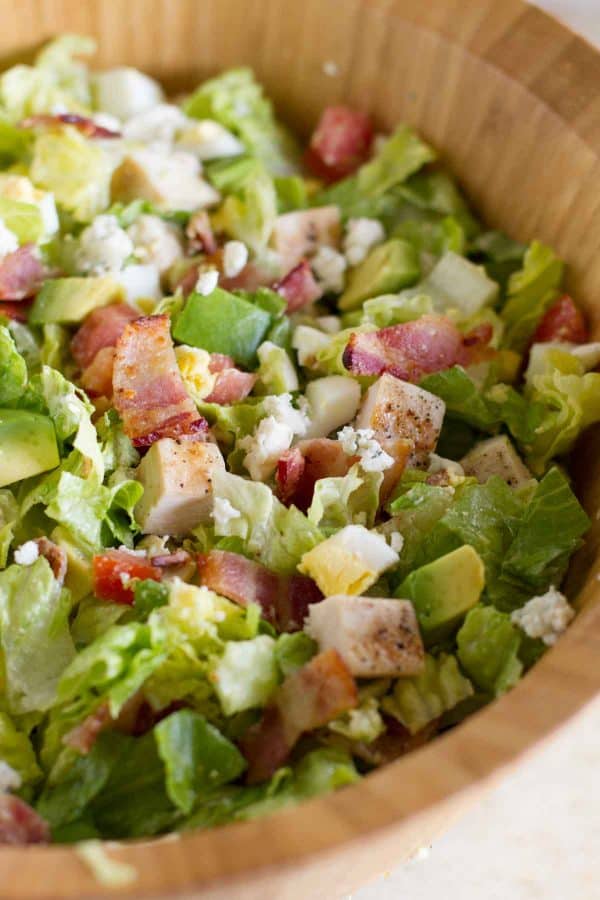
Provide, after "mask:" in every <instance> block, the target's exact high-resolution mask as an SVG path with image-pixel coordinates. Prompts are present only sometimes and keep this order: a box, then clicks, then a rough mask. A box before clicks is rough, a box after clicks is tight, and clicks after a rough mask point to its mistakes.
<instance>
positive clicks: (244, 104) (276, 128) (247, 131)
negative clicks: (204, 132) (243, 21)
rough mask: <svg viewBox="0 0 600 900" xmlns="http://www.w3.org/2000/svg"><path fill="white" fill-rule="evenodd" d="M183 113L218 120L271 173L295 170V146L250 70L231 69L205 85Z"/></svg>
mask: <svg viewBox="0 0 600 900" xmlns="http://www.w3.org/2000/svg"><path fill="white" fill-rule="evenodd" d="M184 112H185V113H186V115H188V116H191V118H193V119H216V121H217V122H220V123H221V125H224V126H225V127H226V128H229V129H230V131H232V132H233V133H234V134H236V135H237V136H238V137H239V138H240V140H241V141H242V143H243V144H244V145H245V146H246V148H247V150H248V152H249V153H251V154H252V155H253V156H255V157H257V159H259V160H261V161H262V162H263V163H264V164H265V166H266V167H267V169H268V170H269V171H270V172H273V173H274V174H276V175H289V174H291V173H293V172H294V170H295V169H296V165H297V161H298V148H297V146H296V142H295V140H294V139H293V138H292V137H291V135H290V134H289V133H288V132H287V131H286V130H285V129H284V128H283V126H281V125H280V124H279V123H278V122H277V120H276V119H275V115H274V113H273V107H272V105H271V102H270V101H269V100H268V99H267V98H266V97H265V96H264V93H263V89H262V87H261V86H260V85H259V84H258V83H257V82H256V81H255V78H254V74H253V72H252V70H251V69H247V68H239V69H230V70H229V71H228V72H225V73H223V74H222V75H219V76H217V77H216V78H211V79H210V80H209V81H205V82H204V83H203V84H201V85H200V87H199V88H198V89H197V90H196V91H195V92H194V93H193V94H192V96H191V97H190V98H189V99H188V100H187V101H186V103H185V104H184Z"/></svg>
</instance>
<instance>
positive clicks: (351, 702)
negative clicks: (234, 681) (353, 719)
mask: <svg viewBox="0 0 600 900" xmlns="http://www.w3.org/2000/svg"><path fill="white" fill-rule="evenodd" d="M357 702H358V691H357V688H356V682H355V681H354V678H353V677H352V675H351V674H350V672H349V670H348V667H347V666H346V664H345V662H344V661H343V659H342V657H341V656H340V655H339V653H338V652H337V650H326V651H325V652H324V653H319V654H318V656H315V657H313V659H311V660H310V662H308V663H307V664H306V665H305V666H303V667H302V668H301V669H298V671H297V672H294V673H293V674H292V675H288V677H287V678H286V679H285V681H284V682H283V684H282V685H281V687H280V688H279V689H278V690H277V691H276V693H275V695H274V697H273V700H272V702H271V704H270V705H269V706H268V707H267V709H266V710H265V712H264V715H263V717H262V719H261V721H260V722H258V723H257V725H254V726H252V727H251V728H250V729H249V730H248V731H247V732H246V735H245V736H244V738H243V740H242V742H241V748H242V753H243V754H244V756H245V757H246V759H247V760H248V782H249V783H250V784H255V783H256V782H259V781H265V780H266V779H268V778H270V777H271V776H272V775H273V773H274V772H275V771H276V770H277V769H278V768H279V767H280V766H281V765H282V764H283V763H284V762H285V760H286V759H287V757H288V755H289V754H290V752H291V750H292V749H293V747H294V744H295V743H296V741H297V740H298V738H299V737H300V736H301V735H302V734H303V733H304V732H306V731H312V730H313V729H315V728H320V727H321V726H322V725H326V724H327V723H328V722H330V721H331V720H332V719H335V718H337V716H339V715H341V714H342V713H343V712H346V711H347V710H349V709H353V708H354V707H355V706H356V704H357Z"/></svg>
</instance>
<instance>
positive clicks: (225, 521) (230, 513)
mask: <svg viewBox="0 0 600 900" xmlns="http://www.w3.org/2000/svg"><path fill="white" fill-rule="evenodd" d="M241 515H242V514H241V512H240V511H239V509H236V508H235V506H233V505H232V504H231V503H230V502H229V500H228V499H227V498H226V497H215V499H214V504H213V511H212V517H213V522H214V523H215V531H216V533H217V534H226V533H227V529H228V526H229V523H230V522H231V520H232V519H239V518H240V517H241Z"/></svg>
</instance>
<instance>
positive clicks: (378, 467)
mask: <svg viewBox="0 0 600 900" xmlns="http://www.w3.org/2000/svg"><path fill="white" fill-rule="evenodd" d="M338 441H339V442H340V444H341V445H342V447H343V448H344V453H347V454H348V455H349V456H360V465H361V466H362V468H363V469H364V470H365V472H384V471H385V470H386V469H389V468H390V466H393V465H394V460H393V457H391V456H390V455H389V453H386V452H385V450H384V449H383V447H382V446H381V444H380V443H379V441H378V440H376V438H375V432H374V431H373V429H372V428H358V429H357V428H354V427H353V426H352V425H346V426H345V427H344V428H342V430H341V431H339V432H338Z"/></svg>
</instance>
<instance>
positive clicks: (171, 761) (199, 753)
mask: <svg viewBox="0 0 600 900" xmlns="http://www.w3.org/2000/svg"><path fill="white" fill-rule="evenodd" d="M154 736H155V738H156V744H157V748H158V753H159V756H160V758H161V759H162V761H163V763H164V765H165V771H166V788H167V793H168V795H169V797H170V798H171V800H172V802H173V803H174V804H175V806H177V807H178V808H179V809H180V810H181V811H182V812H183V813H186V814H189V813H190V812H191V811H192V809H193V807H194V805H195V803H196V800H197V798H198V797H199V796H201V795H202V794H203V793H206V792H208V791H210V790H211V789H213V790H214V789H215V788H218V787H220V786H221V785H222V784H227V782H228V781H233V780H234V779H235V778H237V777H238V775H241V773H242V772H243V771H244V769H245V768H246V760H245V759H244V757H243V756H242V754H241V753H240V751H239V750H238V749H237V747H236V746H235V744H232V743H231V741H228V740H227V738H226V737H224V736H223V735H222V734H221V732H220V731H218V730H217V729H216V728H215V727H214V725H211V724H210V723H209V722H207V721H206V719H205V718H204V716H201V715H200V714H199V713H196V712H193V711H192V710H189V709H182V710H179V711H178V712H175V713H172V714H171V715H170V716H167V718H166V719H163V720H162V721H161V722H159V723H158V725H157V726H156V727H155V729H154Z"/></svg>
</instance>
